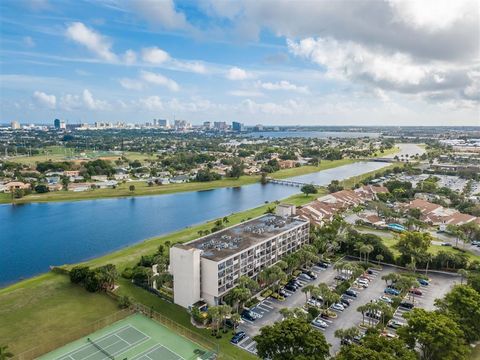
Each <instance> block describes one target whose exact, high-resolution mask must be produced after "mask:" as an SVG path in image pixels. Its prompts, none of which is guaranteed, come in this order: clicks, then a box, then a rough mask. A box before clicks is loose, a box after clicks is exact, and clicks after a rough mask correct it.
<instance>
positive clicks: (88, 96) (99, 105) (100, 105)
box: [82, 89, 108, 110]
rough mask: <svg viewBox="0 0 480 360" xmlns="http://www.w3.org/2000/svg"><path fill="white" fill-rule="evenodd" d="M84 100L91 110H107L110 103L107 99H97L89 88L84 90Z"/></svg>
mask: <svg viewBox="0 0 480 360" xmlns="http://www.w3.org/2000/svg"><path fill="white" fill-rule="evenodd" d="M82 100H83V103H84V105H85V106H86V107H87V109H89V110H106V109H107V108H108V103H107V102H106V101H102V100H97V99H95V98H94V97H93V95H92V93H91V92H90V90H88V89H85V90H83V93H82Z"/></svg>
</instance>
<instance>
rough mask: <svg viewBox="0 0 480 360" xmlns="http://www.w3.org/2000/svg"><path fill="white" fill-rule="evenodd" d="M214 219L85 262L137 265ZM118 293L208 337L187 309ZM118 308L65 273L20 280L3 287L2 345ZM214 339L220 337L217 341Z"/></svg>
mask: <svg viewBox="0 0 480 360" xmlns="http://www.w3.org/2000/svg"><path fill="white" fill-rule="evenodd" d="M318 195H319V194H316V195H309V196H305V195H303V194H297V195H293V196H291V197H289V198H287V199H285V200H284V201H286V202H288V203H291V204H295V205H302V204H305V203H307V202H310V201H312V200H313V199H315V198H316V197H317V196H318ZM269 206H272V204H265V205H262V206H259V207H257V208H254V209H250V210H247V211H244V212H241V213H238V214H232V215H230V216H229V224H228V225H234V224H236V223H239V222H241V221H242V220H246V219H248V218H253V217H256V216H259V215H261V214H263V213H264V212H265V211H266V210H267V208H268V207H269ZM212 227H213V221H211V222H208V223H205V224H202V225H198V226H193V227H188V228H185V229H183V230H180V231H177V232H175V233H172V234H168V235H165V236H161V237H155V238H152V239H149V240H145V241H143V242H141V243H139V244H136V245H133V246H130V247H127V248H125V249H122V250H119V251H116V252H114V253H111V254H107V255H105V256H102V257H99V258H96V259H92V260H89V261H86V262H85V263H84V264H86V265H88V266H92V267H96V266H100V265H104V264H108V263H113V264H116V265H117V268H118V270H119V271H122V269H124V268H125V267H127V266H131V265H133V264H135V263H136V262H137V261H138V259H139V258H140V256H141V255H145V254H151V253H153V252H155V250H156V249H157V248H158V246H159V245H160V244H164V243H165V242H166V241H170V242H172V243H175V242H185V241H188V240H192V239H195V238H196V237H198V231H199V230H205V229H211V228H212ZM118 293H119V294H121V295H124V294H126V295H129V296H131V297H132V298H133V299H134V300H135V301H136V302H140V303H142V304H144V305H146V306H149V307H153V308H154V310H156V311H157V312H159V313H161V314H163V315H165V316H167V317H169V318H171V319H172V320H175V321H177V322H178V323H180V324H181V325H183V326H186V327H188V328H190V329H191V330H193V331H195V332H198V333H200V334H203V335H205V336H208V337H209V338H210V339H212V340H213V339H214V338H212V337H210V335H209V331H208V330H201V329H196V328H194V327H193V326H191V324H190V320H189V316H188V314H187V313H186V312H185V310H184V309H183V308H181V307H179V306H177V305H174V304H171V303H168V302H166V301H163V300H161V299H159V298H158V297H156V296H154V295H152V294H150V293H148V292H147V291H145V290H143V289H140V288H138V287H136V286H134V285H132V284H131V283H130V282H129V281H126V280H120V288H119V290H118ZM117 310H118V308H117V307H116V304H115V303H114V302H113V301H112V300H111V299H110V298H109V297H107V296H106V295H103V294H90V293H88V292H86V291H85V290H84V289H82V288H80V287H78V286H74V285H71V284H70V282H69V280H68V278H67V277H66V276H64V275H58V274H54V273H48V274H44V275H40V276H37V277H35V278H32V279H28V280H24V281H21V282H19V283H17V284H14V285H11V286H9V287H6V288H4V289H0V343H6V344H8V345H9V346H10V347H11V349H12V350H13V351H14V352H15V353H16V354H18V353H20V352H22V351H25V350H28V349H29V348H32V347H34V346H35V345H37V344H39V343H44V342H48V341H51V340H53V339H56V338H58V337H59V336H61V335H62V334H65V333H68V332H69V330H70V329H72V328H73V327H76V328H82V327H85V326H86V325H88V324H90V323H92V322H94V321H95V320H98V319H101V318H103V317H105V316H108V315H110V314H112V313H114V312H115V311H117ZM229 338H230V336H228V334H227V336H224V337H223V338H222V339H220V340H219V341H218V343H219V345H220V347H221V349H222V352H224V353H225V354H227V355H230V356H232V357H233V358H234V359H245V360H249V359H254V357H253V356H252V355H250V354H249V353H247V352H246V351H243V350H240V349H238V348H237V347H234V346H231V345H230V344H229ZM215 340H216V339H215Z"/></svg>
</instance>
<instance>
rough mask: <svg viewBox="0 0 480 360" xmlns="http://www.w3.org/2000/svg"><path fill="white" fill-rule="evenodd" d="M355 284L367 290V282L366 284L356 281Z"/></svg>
mask: <svg viewBox="0 0 480 360" xmlns="http://www.w3.org/2000/svg"><path fill="white" fill-rule="evenodd" d="M355 283H356V284H357V285H358V286H361V287H363V288H367V287H368V282H366V281H361V280H356V281H355Z"/></svg>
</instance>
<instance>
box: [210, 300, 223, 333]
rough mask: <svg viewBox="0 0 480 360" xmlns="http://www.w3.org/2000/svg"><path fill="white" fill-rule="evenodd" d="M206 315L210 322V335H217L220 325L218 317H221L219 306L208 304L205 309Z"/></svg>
mask: <svg viewBox="0 0 480 360" xmlns="http://www.w3.org/2000/svg"><path fill="white" fill-rule="evenodd" d="M207 314H208V317H209V318H210V321H211V324H212V336H215V335H217V333H218V329H219V327H220V319H221V318H222V315H221V310H220V307H219V306H210V307H209V308H208V310H207Z"/></svg>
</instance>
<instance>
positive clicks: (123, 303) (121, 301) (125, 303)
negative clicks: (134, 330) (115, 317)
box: [118, 295, 132, 309]
mask: <svg viewBox="0 0 480 360" xmlns="http://www.w3.org/2000/svg"><path fill="white" fill-rule="evenodd" d="M130 305H132V300H131V299H130V297H129V296H127V295H122V296H120V297H119V298H118V306H120V307H121V308H122V309H126V308H128V307H130Z"/></svg>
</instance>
